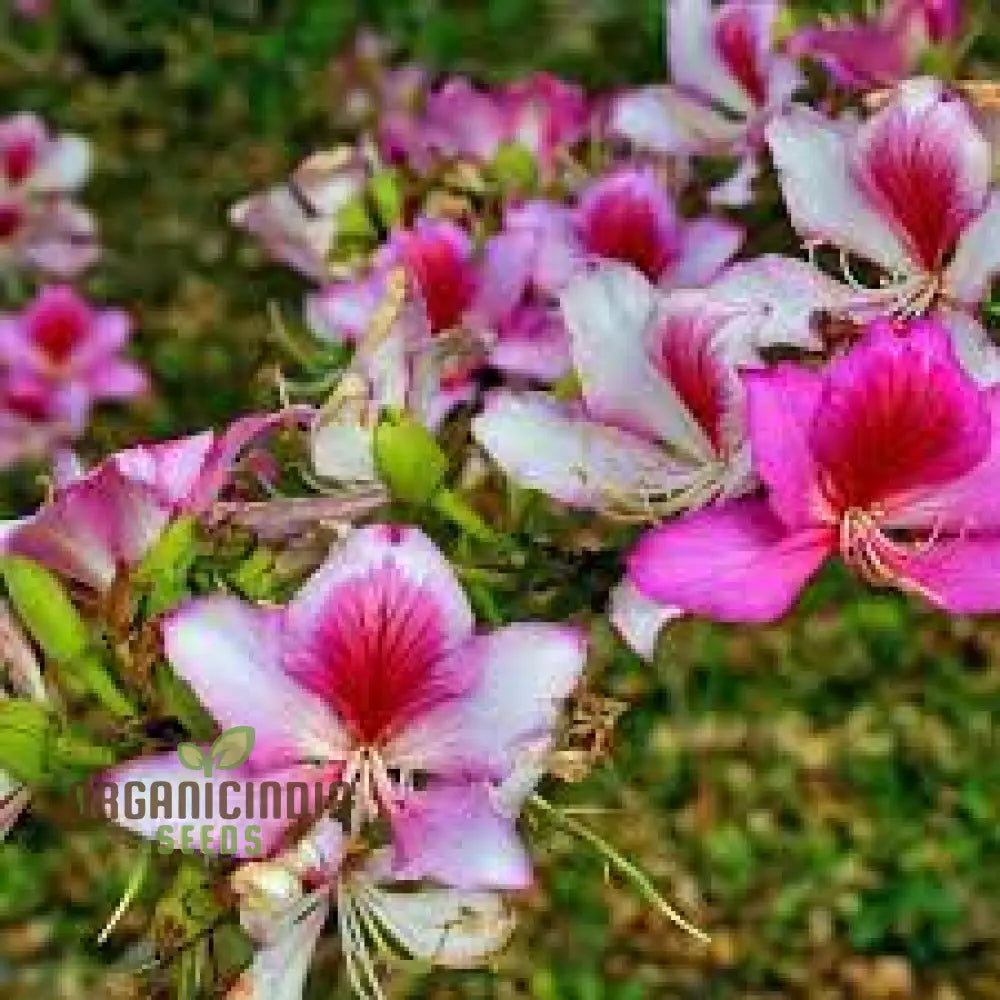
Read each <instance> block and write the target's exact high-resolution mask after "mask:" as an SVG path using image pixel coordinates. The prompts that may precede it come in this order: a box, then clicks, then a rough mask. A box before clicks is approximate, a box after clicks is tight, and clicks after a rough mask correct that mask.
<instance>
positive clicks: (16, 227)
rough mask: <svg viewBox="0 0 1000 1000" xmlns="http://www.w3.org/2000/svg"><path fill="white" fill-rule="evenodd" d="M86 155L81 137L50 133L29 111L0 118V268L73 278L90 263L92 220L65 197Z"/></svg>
mask: <svg viewBox="0 0 1000 1000" xmlns="http://www.w3.org/2000/svg"><path fill="white" fill-rule="evenodd" d="M90 159H91V157H90V147H89V145H88V144H87V143H86V142H85V141H84V140H83V139H81V138H79V137H78V136H72V135H62V136H58V137H54V136H51V135H50V134H49V132H48V131H47V129H46V128H45V125H44V124H43V123H42V122H41V120H40V119H38V118H36V117H35V116H34V115H30V114H19V115H14V116H12V117H10V118H5V119H2V120H0V267H21V266H28V267H35V268H38V269H39V270H42V271H45V272H47V273H50V274H53V275H56V276H60V277H72V276H73V275H75V274H77V273H79V272H80V271H82V270H83V269H84V268H85V267H88V266H89V265H90V264H92V263H93V262H94V260H95V259H96V257H97V254H98V249H97V246H96V241H95V225H94V221H93V219H92V217H91V216H90V215H89V214H88V213H87V212H85V211H84V210H83V209H82V208H80V207H79V206H77V205H76V204H74V203H73V201H72V200H71V197H70V196H71V195H72V194H73V193H74V192H76V191H77V190H78V189H79V188H80V187H82V185H83V183H84V181H85V180H86V179H87V176H88V174H89V173H90Z"/></svg>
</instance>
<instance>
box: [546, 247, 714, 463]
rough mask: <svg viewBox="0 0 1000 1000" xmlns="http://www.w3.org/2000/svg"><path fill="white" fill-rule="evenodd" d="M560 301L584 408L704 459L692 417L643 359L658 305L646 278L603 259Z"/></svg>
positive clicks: (704, 446) (708, 451)
mask: <svg viewBox="0 0 1000 1000" xmlns="http://www.w3.org/2000/svg"><path fill="white" fill-rule="evenodd" d="M561 302H562V310H563V317H564V318H565V320H566V326H567V328H568V329H569V333H570V343H571V349H572V353H573V361H574V363H575V366H576V370H577V373H578V374H579V376H580V382H581V385H582V388H583V395H584V399H585V400H586V404H587V410H588V413H590V414H591V415H592V416H594V417H596V418H598V419H599V420H602V421H606V422H608V423H612V424H617V425H618V426H621V427H626V428H628V429H629V430H633V431H636V432H638V433H641V434H642V433H644V434H647V435H649V436H650V437H653V438H655V439H659V440H661V441H664V442H667V443H668V444H669V445H670V446H671V447H673V448H676V449H677V450H678V451H680V452H681V453H683V454H684V455H687V456H691V457H692V458H694V459H696V460H703V459H706V458H708V457H709V456H710V454H711V449H710V448H709V445H708V442H707V440H706V439H705V436H704V434H703V433H702V432H701V430H700V428H699V427H698V424H697V422H696V421H695V420H694V418H693V417H692V416H691V414H690V413H689V412H688V410H687V408H686V407H685V406H684V403H683V401H682V400H681V398H680V396H679V395H678V394H677V392H675V391H674V389H673V388H672V387H671V386H670V384H669V383H668V382H667V381H666V380H665V379H664V378H663V377H662V375H661V374H660V373H659V372H658V371H657V370H656V368H655V367H654V365H653V363H652V361H651V359H650V358H649V355H648V344H647V331H648V328H649V325H650V323H651V322H652V321H653V319H654V316H655V312H656V309H657V307H658V304H659V298H658V295H657V293H656V290H655V289H654V288H653V287H652V286H651V285H650V284H649V282H648V281H646V279H645V278H644V277H643V276H642V275H641V274H640V273H639V272H638V271H636V270H635V269H634V268H631V267H628V266H627V265H624V264H606V265H603V266H601V267H600V268H598V269H596V270H595V271H593V272H591V273H589V274H585V275H581V276H579V277H578V278H576V279H574V281H573V282H571V284H570V285H569V286H568V287H567V289H566V290H565V291H564V292H563V295H562V298H561Z"/></svg>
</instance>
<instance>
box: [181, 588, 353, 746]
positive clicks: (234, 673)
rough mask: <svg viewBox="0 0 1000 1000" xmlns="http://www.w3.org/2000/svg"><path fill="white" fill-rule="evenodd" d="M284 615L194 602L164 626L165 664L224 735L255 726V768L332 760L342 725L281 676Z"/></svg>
mask: <svg viewBox="0 0 1000 1000" xmlns="http://www.w3.org/2000/svg"><path fill="white" fill-rule="evenodd" d="M283 640H284V636H283V615H282V613H281V612H280V611H278V610H271V609H265V608H256V607H254V606H253V605H250V604H246V603H244V602H243V601H240V600H238V599H236V598H234V597H224V596H212V597H202V598H196V599H195V600H192V601H189V602H188V603H187V604H185V605H184V606H183V607H181V608H180V609H179V610H178V611H175V612H174V613H173V614H172V615H171V616H170V617H169V618H168V619H167V620H166V622H165V623H164V625H163V641H164V648H165V650H166V654H167V659H169V660H170V663H171V665H172V666H173V668H174V670H176V671H177V674H178V675H179V676H180V677H181V678H183V679H184V680H185V681H186V682H187V683H188V684H189V685H190V686H191V689H192V690H193V691H194V693H195V695H197V697H198V700H199V701H200V702H201V703H202V704H203V705H204V706H205V707H206V708H207V709H208V711H209V712H210V713H211V714H212V716H213V718H214V719H215V720H216V721H217V722H218V723H219V725H220V726H221V727H222V728H223V729H228V728H230V727H232V726H253V728H254V732H255V734H256V742H255V745H254V753H253V761H254V763H255V764H257V765H262V764H264V763H268V762H273V761H287V760H301V759H305V758H308V757H310V756H312V757H329V756H332V755H333V754H334V753H336V752H337V751H342V750H343V749H344V748H346V747H347V746H348V745H349V741H348V739H347V736H346V734H345V733H344V732H343V730H342V728H341V726H340V724H339V722H338V721H337V719H336V718H335V717H334V716H333V714H332V713H331V712H330V711H329V710H328V709H327V708H326V706H325V705H324V704H323V702H322V701H320V699H319V698H316V697H313V696H312V695H310V694H309V692H308V691H305V690H304V689H303V688H301V687H300V686H299V685H298V684H297V683H296V682H295V681H294V680H292V679H291V678H290V677H288V676H287V675H286V674H285V673H284V671H283V669H282V653H283Z"/></svg>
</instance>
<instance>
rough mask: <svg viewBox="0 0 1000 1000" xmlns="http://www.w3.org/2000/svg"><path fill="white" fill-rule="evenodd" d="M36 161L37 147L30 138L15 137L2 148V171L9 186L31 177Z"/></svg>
mask: <svg viewBox="0 0 1000 1000" xmlns="http://www.w3.org/2000/svg"><path fill="white" fill-rule="evenodd" d="M37 161H38V146H37V144H36V143H35V141H34V139H33V138H32V137H30V136H16V137H14V138H12V139H11V140H10V142H8V143H7V144H6V145H5V146H4V147H3V156H2V162H3V171H4V174H5V175H6V177H7V180H8V181H10V183H11V184H20V183H21V182H22V181H25V180H27V178H28V177H30V176H31V173H32V171H33V170H34V169H35V166H36V164H37Z"/></svg>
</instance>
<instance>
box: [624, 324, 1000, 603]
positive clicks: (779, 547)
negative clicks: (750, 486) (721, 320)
mask: <svg viewBox="0 0 1000 1000" xmlns="http://www.w3.org/2000/svg"><path fill="white" fill-rule="evenodd" d="M744 381H745V383H746V389H747V405H748V417H749V426H750V439H751V445H752V455H753V463H754V469H755V471H756V473H757V475H758V476H759V477H760V479H761V480H762V481H763V482H764V483H765V485H766V486H767V489H768V492H767V496H766V498H757V497H753V498H747V499H740V500H734V501H732V502H730V503H726V504H722V505H720V506H716V507H712V508H709V509H706V510H704V511H700V512H697V513H694V514H691V515H688V516H686V517H683V518H681V519H679V520H677V521H675V522H673V523H669V524H665V525H662V526H661V527H659V528H656V529H654V530H653V531H651V532H650V533H648V534H647V535H646V536H645V537H644V538H643V539H642V540H641V541H640V542H639V544H638V546H637V547H636V549H635V550H634V551H633V553H632V554H631V556H630V558H629V563H628V573H629V579H630V581H631V583H632V584H633V585H634V586H635V587H637V588H638V591H639V592H640V593H641V594H642V595H643V596H644V597H646V598H648V599H650V600H652V601H655V602H657V603H658V604H660V605H663V606H666V607H671V608H676V609H679V610H680V611H682V612H688V613H693V614H700V615H706V616H708V617H711V618H715V619H718V620H721V621H746V622H759V621H771V620H774V619H776V618H778V617H780V616H781V615H782V614H784V612H785V611H786V610H787V609H788V608H789V607H790V606H791V604H792V603H793V601H794V600H795V598H796V596H797V595H798V593H799V591H800V590H801V589H802V587H803V586H804V585H805V583H806V581H807V580H808V579H809V578H810V577H811V576H812V575H813V573H815V572H816V570H817V569H818V568H819V566H820V565H821V563H822V562H823V561H824V560H825V559H826V558H827V557H828V556H830V555H833V554H838V553H839V555H840V556H841V557H842V558H843V559H844V561H845V562H847V564H848V565H850V566H851V567H852V568H854V569H855V570H856V571H857V572H858V574H859V575H860V576H861V577H862V578H863V579H865V580H867V581H868V582H870V583H873V584H876V585H883V586H895V587H899V588H900V589H902V590H905V591H908V592H911V593H917V594H920V595H922V596H923V597H925V598H926V599H927V600H928V601H930V602H931V603H933V604H935V605H937V606H938V607H940V608H943V609H944V610H947V611H950V612H953V613H982V612H992V611H995V610H997V608H998V607H1000V589H998V586H997V579H998V578H997V575H996V573H995V571H994V568H993V566H994V561H995V559H996V557H997V554H998V552H1000V508H998V506H997V503H996V497H997V496H998V495H1000V493H998V490H997V471H996V470H997V455H998V454H1000V448H998V440H1000V439H998V434H997V431H998V428H1000V424H998V423H997V413H998V410H997V404H996V391H995V390H983V389H981V388H979V387H978V386H977V385H976V384H975V383H974V382H973V381H972V380H971V378H970V377H969V376H968V375H967V374H966V373H965V371H964V370H963V369H962V368H961V366H960V365H959V364H958V361H957V359H956V357H955V354H954V351H953V348H952V346H951V342H950V340H949V338H948V336H947V334H946V332H945V331H944V330H943V329H942V328H941V326H940V325H939V324H937V323H935V322H932V321H929V320H923V321H919V322H914V323H913V324H911V325H910V326H909V327H908V328H904V327H900V326H896V325H893V324H892V323H890V322H889V321H880V322H877V323H874V324H873V325H872V326H871V327H870V329H869V330H868V332H867V334H866V335H865V337H864V339H863V340H862V341H861V342H860V343H859V344H858V345H857V346H856V347H855V348H854V349H853V350H852V351H850V352H849V353H848V354H847V355H846V356H844V357H842V358H839V359H837V360H835V361H834V362H832V363H831V364H830V365H829V367H828V368H827V369H826V370H825V371H823V372H813V371H810V370H808V369H805V368H801V367H797V366H794V365H791V364H781V365H778V366H776V367H774V368H772V369H764V370H759V371H752V372H747V373H746V374H745V375H744Z"/></svg>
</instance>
